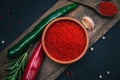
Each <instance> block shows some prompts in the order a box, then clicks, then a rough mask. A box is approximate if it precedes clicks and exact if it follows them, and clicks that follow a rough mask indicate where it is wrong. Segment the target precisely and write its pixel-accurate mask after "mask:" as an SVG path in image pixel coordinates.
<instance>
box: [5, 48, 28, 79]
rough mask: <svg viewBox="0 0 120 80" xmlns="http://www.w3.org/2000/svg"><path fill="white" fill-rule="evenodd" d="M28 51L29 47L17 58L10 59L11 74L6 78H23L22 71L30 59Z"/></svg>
mask: <svg viewBox="0 0 120 80" xmlns="http://www.w3.org/2000/svg"><path fill="white" fill-rule="evenodd" d="M28 53H29V49H28V50H27V51H26V52H25V53H24V54H23V55H21V56H20V57H18V58H17V59H12V60H10V61H9V66H8V68H7V70H8V71H9V74H8V76H7V77H6V78H5V80H21V77H22V73H23V71H24V69H25V66H26V63H27V61H28Z"/></svg>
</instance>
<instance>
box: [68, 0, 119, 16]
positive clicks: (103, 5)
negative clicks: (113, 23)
mask: <svg viewBox="0 0 120 80" xmlns="http://www.w3.org/2000/svg"><path fill="white" fill-rule="evenodd" d="M69 1H72V2H75V3H79V4H81V5H85V6H88V7H90V8H92V9H94V10H95V11H97V12H98V13H99V14H100V15H102V16H105V17H113V16H115V15H116V14H117V13H118V7H117V6H116V5H115V4H114V3H113V2H111V1H101V2H99V1H98V2H96V3H92V2H88V1H87V0H83V1H82V0H69Z"/></svg>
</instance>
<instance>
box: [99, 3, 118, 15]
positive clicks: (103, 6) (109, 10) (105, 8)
mask: <svg viewBox="0 0 120 80" xmlns="http://www.w3.org/2000/svg"><path fill="white" fill-rule="evenodd" d="M98 9H99V11H100V12H101V13H102V14H103V15H106V16H114V15H116V14H117V13H118V8H117V6H116V5H115V4H113V3H112V2H101V3H100V5H99V7H98Z"/></svg>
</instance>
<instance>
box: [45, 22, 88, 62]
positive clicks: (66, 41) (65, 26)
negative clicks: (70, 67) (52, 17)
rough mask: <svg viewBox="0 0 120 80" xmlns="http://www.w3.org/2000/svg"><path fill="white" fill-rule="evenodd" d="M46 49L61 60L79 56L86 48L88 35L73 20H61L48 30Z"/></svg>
mask: <svg viewBox="0 0 120 80" xmlns="http://www.w3.org/2000/svg"><path fill="white" fill-rule="evenodd" d="M45 45H46V49H47V51H48V52H49V54H50V55H51V56H53V57H54V58H55V59H57V60H60V61H70V60H73V59H75V58H77V57H78V56H79V55H80V54H81V53H82V52H83V50H84V49H85V45H86V35H85V32H84V31H83V28H82V27H80V25H78V24H77V23H76V22H73V21H71V20H59V21H57V22H55V23H53V24H52V25H51V26H50V28H48V30H47V31H46V35H45Z"/></svg>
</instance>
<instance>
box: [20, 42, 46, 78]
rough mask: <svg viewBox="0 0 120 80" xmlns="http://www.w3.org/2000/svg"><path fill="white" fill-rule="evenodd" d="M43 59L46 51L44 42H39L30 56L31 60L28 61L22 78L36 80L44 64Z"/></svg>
mask: <svg viewBox="0 0 120 80" xmlns="http://www.w3.org/2000/svg"><path fill="white" fill-rule="evenodd" d="M43 59H44V51H43V48H42V43H41V42H39V44H38V46H37V47H36V49H35V51H34V52H33V54H32V56H31V57H30V60H29V61H28V64H27V66H26V68H25V71H24V73H23V76H22V80H35V79H36V76H37V74H38V72H39V69H40V67H41V65H42V62H43Z"/></svg>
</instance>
